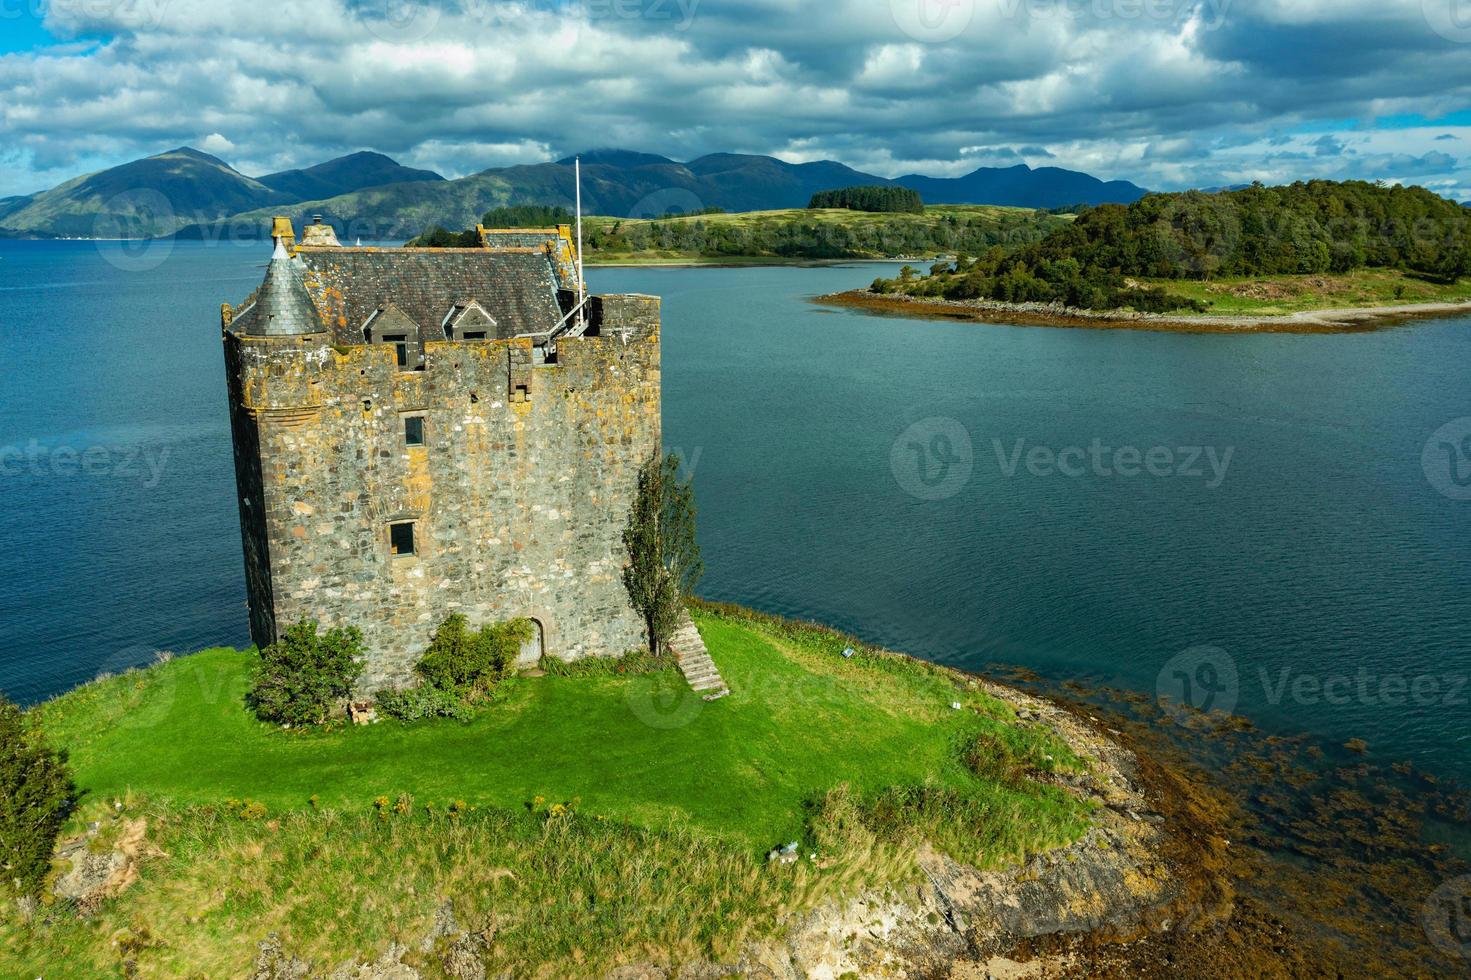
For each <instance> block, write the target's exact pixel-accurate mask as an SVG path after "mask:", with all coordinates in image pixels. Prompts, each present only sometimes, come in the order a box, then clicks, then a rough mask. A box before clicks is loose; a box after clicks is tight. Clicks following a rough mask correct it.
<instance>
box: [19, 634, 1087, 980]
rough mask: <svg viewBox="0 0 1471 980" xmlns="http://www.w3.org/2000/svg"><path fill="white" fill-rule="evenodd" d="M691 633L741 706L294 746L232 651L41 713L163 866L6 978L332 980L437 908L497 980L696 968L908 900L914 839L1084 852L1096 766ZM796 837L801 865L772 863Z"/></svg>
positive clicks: (927, 700)
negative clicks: (786, 923)
mask: <svg viewBox="0 0 1471 980" xmlns="http://www.w3.org/2000/svg"><path fill="white" fill-rule="evenodd" d="M696 622H697V623H698V625H699V627H700V630H701V632H702V634H703V635H704V637H705V639H706V642H707V645H708V646H709V648H710V652H711V655H712V656H713V657H714V659H715V661H716V662H717V664H718V665H719V667H720V669H721V671H722V673H723V674H724V676H725V678H726V680H727V682H728V683H729V684H730V686H731V688H732V690H733V692H734V693H733V694H732V695H731V696H730V697H728V698H725V699H722V700H719V701H715V702H710V703H706V702H704V701H701V700H699V699H698V698H697V697H695V696H694V695H693V694H691V693H690V692H689V690H688V688H687V686H686V685H685V684H684V681H683V678H682V677H681V676H680V675H679V674H678V673H676V672H671V671H662V672H657V673H652V674H618V673H614V672H612V671H608V672H592V671H580V672H574V673H572V674H570V675H568V676H555V675H548V676H544V677H535V678H521V679H518V680H516V681H514V682H511V683H508V684H507V685H505V687H504V688H503V690H502V691H501V692H500V695H499V697H498V698H497V701H496V703H494V704H492V705H490V706H489V707H488V708H486V709H485V710H484V711H483V712H482V713H481V714H479V715H478V716H477V717H476V718H475V720H474V721H473V722H471V723H469V724H460V723H457V722H453V721H449V720H443V719H440V720H430V721H425V722H419V723H416V724H414V725H409V726H404V725H401V724H398V723H396V722H391V721H389V722H383V723H381V724H378V725H375V726H369V727H359V728H346V727H344V728H339V729H336V730H332V731H326V732H315V731H310V732H290V731H282V730H280V729H279V728H275V727H272V726H266V725H262V724H260V723H258V722H256V721H254V720H252V719H251V718H250V717H249V716H248V715H247V714H246V713H245V711H244V708H243V706H242V702H241V698H242V696H243V694H244V692H245V689H246V687H247V685H248V679H249V675H250V669H251V666H252V661H253V659H254V655H253V654H250V653H244V652H236V651H231V650H213V651H208V652H205V653H202V654H198V655H195V656H191V657H186V658H180V659H177V660H174V661H172V662H170V663H167V664H163V665H160V666H157V667H154V668H150V669H148V670H144V671H137V672H133V673H130V674H127V675H123V676H120V677H115V678H110V679H108V680H105V681H101V682H98V683H95V684H92V685H89V686H87V687H85V688H82V689H79V690H78V691H75V692H72V693H71V694H68V695H65V696H63V697H61V698H59V699H57V700H55V701H52V702H50V703H48V704H46V705H43V706H41V707H40V708H39V709H37V712H36V714H37V718H38V720H39V722H40V724H41V725H42V727H43V728H44V730H45V731H46V733H47V735H48V736H49V737H50V739H51V740H52V741H53V742H54V743H55V744H58V745H60V746H64V747H66V748H67V749H68V750H69V751H70V753H71V759H72V763H73V766H74V768H75V770H76V776H77V782H78V784H79V786H80V787H81V788H82V789H83V790H84V792H85V793H86V797H85V799H84V804H83V807H82V810H81V813H80V814H79V816H78V819H79V820H84V819H94V818H99V817H100V818H101V819H103V820H104V823H108V822H109V821H113V822H115V823H116V825H117V826H121V825H122V822H123V821H124V820H126V819H128V818H130V817H132V816H144V817H146V818H147V819H148V821H149V827H150V830H149V838H150V840H151V841H153V842H154V843H155V844H157V846H159V847H160V848H161V849H162V850H163V851H164V852H165V853H166V855H167V856H166V857H161V858H156V859H154V860H153V861H151V862H149V863H147V864H146V865H145V866H144V872H143V880H142V881H141V882H140V883H139V884H138V885H136V886H135V887H134V888H133V889H131V890H130V891H129V892H128V893H127V894H126V895H124V896H123V897H122V898H121V899H118V900H116V901H113V902H110V903H107V904H106V905H105V906H104V908H103V910H102V911H101V912H100V913H99V914H98V916H96V917H95V918H93V919H87V920H79V919H77V918H75V917H73V916H71V915H69V914H66V913H62V914H60V915H52V916H43V917H41V919H38V920H37V922H33V923H31V924H29V925H28V924H24V923H22V922H20V921H18V920H15V919H11V920H3V918H0V975H7V976H8V975H29V976H36V975H41V974H42V973H43V972H47V975H50V973H51V972H55V971H58V970H62V968H63V966H64V968H65V969H64V971H63V972H65V975H67V976H93V975H96V976H109V975H117V972H118V968H119V964H120V962H121V960H122V959H127V958H132V959H133V960H134V969H135V970H136V972H137V975H139V976H177V975H203V976H227V975H230V976H233V975H240V974H242V973H247V972H248V965H249V963H250V962H251V961H252V960H253V958H254V955H255V944H256V943H257V942H258V941H259V940H260V939H262V938H264V936H265V935H266V934H267V933H268V932H273V931H274V932H279V933H280V934H281V935H282V937H283V941H284V942H285V943H286V945H287V946H288V947H289V948H291V949H292V950H293V951H295V952H296V953H297V954H298V955H303V956H306V957H308V958H312V959H316V960H317V961H318V962H319V965H324V966H327V967H328V968H329V969H330V968H331V967H333V966H335V965H336V964H337V963H340V962H341V961H342V960H343V959H345V958H346V957H348V956H350V955H352V954H354V953H358V954H362V955H364V956H367V955H376V952H381V951H382V950H383V949H384V948H386V947H387V944H388V942H389V941H390V940H396V941H399V942H402V943H408V944H410V945H416V944H417V938H418V937H420V936H422V935H423V934H424V933H425V932H426V931H427V930H428V927H429V923H430V922H431V921H432V918H433V915H434V911H435V909H436V908H437V907H438V906H439V905H440V904H442V903H443V902H445V901H446V900H449V901H451V902H452V903H453V905H454V907H455V911H456V914H457V916H458V917H459V919H460V921H461V922H462V923H464V924H466V925H467V926H469V927H470V928H472V929H479V928H487V929H490V930H491V932H492V933H494V941H493V943H492V945H491V946H490V947H488V948H487V949H486V950H485V951H484V959H485V960H486V962H487V963H488V964H489V965H490V966H491V967H492V968H493V969H492V970H491V975H496V974H498V973H499V972H502V971H504V970H506V969H517V968H524V967H525V965H526V964H528V963H538V964H549V966H548V969H551V970H552V971H553V972H552V973H550V974H548V975H557V976H582V975H594V974H596V973H599V972H600V971H602V970H605V969H606V968H607V967H609V966H611V965H615V964H616V963H620V962H633V961H640V960H653V961H655V962H665V963H675V964H677V963H679V962H687V961H689V960H691V959H694V958H700V957H716V958H719V957H722V956H731V955H734V954H735V953H736V951H737V950H738V948H739V945H740V943H741V942H743V941H744V940H746V939H748V938H751V937H761V936H767V935H770V934H772V933H773V932H774V931H775V930H776V929H778V928H779V923H780V922H781V921H782V919H783V917H784V916H786V915H788V914H789V913H791V912H794V911H801V910H804V909H808V908H812V907H813V906H814V905H815V904H816V903H818V902H820V901H822V900H824V899H827V898H832V897H837V896H845V895H852V894H855V893H856V892H858V891H861V890H870V889H873V888H884V887H889V886H892V885H898V884H902V883H904V882H907V881H912V880H913V878H914V875H915V874H916V873H917V872H916V869H915V865H914V853H915V851H916V849H917V848H918V847H919V845H920V843H921V842H922V841H929V842H931V843H933V844H935V845H936V846H938V847H940V848H941V849H942V850H945V851H947V852H948V853H950V854H952V855H953V856H955V857H957V858H958V859H960V860H964V861H968V862H971V863H974V864H976V865H978V866H982V867H1000V866H1004V865H1008V864H1011V863H1013V862H1016V861H1019V860H1021V859H1022V858H1024V857H1025V856H1026V855H1028V854H1031V853H1035V852H1037V851H1039V850H1044V849H1048V848H1051V847H1055V846H1059V845H1061V844H1064V843H1067V842H1070V841H1072V840H1076V839H1077V838H1078V837H1080V836H1081V835H1082V833H1083V832H1084V831H1085V830H1086V826H1087V817H1088V813H1089V812H1090V806H1089V804H1087V803H1085V802H1084V801H1083V800H1081V799H1080V798H1078V797H1077V796H1076V795H1074V794H1073V793H1071V792H1070V791H1067V790H1065V789H1063V788H1061V787H1060V786H1058V785H1056V784H1055V782H1054V780H1053V779H1052V778H1051V777H1052V776H1055V775H1057V774H1060V773H1065V772H1080V771H1082V770H1083V769H1085V768H1086V765H1087V763H1086V761H1085V760H1083V759H1080V758H1078V757H1077V756H1075V755H1074V754H1073V753H1072V752H1071V751H1070V750H1069V749H1068V747H1067V746H1066V745H1065V744H1063V743H1062V742H1061V741H1060V740H1059V739H1058V738H1057V737H1056V736H1055V735H1054V734H1052V733H1051V731H1050V730H1047V729H1045V728H1042V727H1040V726H1037V725H1034V724H1026V723H1021V722H1019V721H1017V719H1016V717H1015V714H1014V712H1013V710H1012V709H1011V707H1010V706H1008V705H1007V704H1006V703H1004V702H1002V701H1000V700H998V699H995V698H993V697H991V696H989V695H986V694H984V693H983V692H982V691H981V690H980V689H979V688H978V687H976V686H975V685H973V684H971V683H968V682H966V681H965V680H964V679H963V678H960V677H959V676H958V675H955V674H952V673H950V672H948V671H945V670H942V669H940V668H937V667H933V666H931V665H928V664H924V663H920V662H918V661H913V660H910V659H908V658H901V657H897V656H895V655H891V654H885V653H882V652H879V651H871V650H867V649H860V652H859V655H858V656H856V657H854V658H852V659H844V658H842V657H841V656H840V655H839V654H840V651H841V650H842V649H843V647H844V646H845V645H846V644H847V643H849V642H851V641H850V640H848V639H847V638H845V637H842V636H841V635H839V634H836V633H831V632H828V631H825V630H822V629H820V628H813V627H805V626H798V625H794V624H789V623H784V622H780V621H775V620H768V619H765V618H763V617H759V616H756V615H754V614H749V613H745V612H742V611H740V610H735V609H731V608H715V607H701V609H700V610H699V611H697V613H696ZM629 665H630V666H635V665H634V664H633V663H632V662H630V664H629ZM952 702H959V703H961V704H962V705H963V708H964V710H960V711H956V710H954V709H953V708H952V707H951V704H952ZM313 797H315V798H316V799H315V801H313V799H312V798H313ZM114 800H119V801H122V803H123V808H122V810H121V811H116V810H114V809H113V801H114ZM247 801H248V803H249V804H252V805H246V804H247ZM789 840H797V841H800V842H802V852H803V860H802V861H800V862H799V863H798V864H797V865H794V866H789V867H782V868H777V867H775V866H770V867H769V866H767V865H766V862H765V861H764V858H763V852H764V851H765V850H767V849H768V848H770V847H772V846H774V845H776V844H778V843H781V842H784V841H789ZM810 853H816V854H818V855H819V858H818V859H817V860H812V859H811V858H810V856H809V855H810ZM42 920H46V921H42ZM119 937H121V938H119ZM421 958H422V957H421ZM429 959H430V960H432V957H429ZM431 965H432V964H431ZM430 975H436V974H434V973H433V972H432V970H431V973H430Z"/></svg>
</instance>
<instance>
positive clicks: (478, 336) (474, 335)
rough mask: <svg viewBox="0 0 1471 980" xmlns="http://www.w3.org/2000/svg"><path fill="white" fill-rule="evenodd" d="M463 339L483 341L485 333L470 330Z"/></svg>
mask: <svg viewBox="0 0 1471 980" xmlns="http://www.w3.org/2000/svg"><path fill="white" fill-rule="evenodd" d="M464 339H465V340H484V339H485V331H484V330H471V331H470V332H469V333H467V334H465V337H464Z"/></svg>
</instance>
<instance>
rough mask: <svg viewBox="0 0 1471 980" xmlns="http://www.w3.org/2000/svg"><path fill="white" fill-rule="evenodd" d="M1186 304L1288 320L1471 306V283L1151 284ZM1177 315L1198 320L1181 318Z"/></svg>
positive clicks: (1405, 276)
mask: <svg viewBox="0 0 1471 980" xmlns="http://www.w3.org/2000/svg"><path fill="white" fill-rule="evenodd" d="M1142 281H1143V282H1145V283H1148V284H1149V285H1154V286H1159V287H1161V288H1163V289H1167V290H1169V291H1170V292H1172V293H1175V294H1176V295H1179V296H1184V297H1186V298H1187V299H1198V300H1200V301H1201V302H1203V303H1208V304H1210V311H1209V313H1210V314H1214V315H1221V314H1231V315H1239V316H1286V315H1288V314H1291V313H1297V312H1301V311H1304V310H1329V309H1347V308H1358V307H1378V306H1401V305H1408V304H1413V303H1461V302H1467V301H1471V279H1462V280H1461V281H1459V282H1456V283H1441V282H1435V281H1432V280H1429V279H1425V278H1422V277H1419V276H1414V275H1411V274H1409V273H1405V272H1401V271H1399V270H1396V269H1359V270H1356V271H1354V272H1349V273H1343V274H1341V275H1333V274H1324V275H1314V276H1258V277H1247V278H1227V279H1214V280H1210V281H1207V282H1198V281H1193V280H1181V279H1146V280H1142ZM1174 315H1183V316H1198V315H1200V314H1191V313H1182V314H1174Z"/></svg>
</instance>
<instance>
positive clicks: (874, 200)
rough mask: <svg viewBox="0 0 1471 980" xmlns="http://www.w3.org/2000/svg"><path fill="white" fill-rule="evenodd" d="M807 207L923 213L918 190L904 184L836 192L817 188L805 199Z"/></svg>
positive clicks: (847, 188)
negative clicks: (809, 198) (808, 198)
mask: <svg viewBox="0 0 1471 980" xmlns="http://www.w3.org/2000/svg"><path fill="white" fill-rule="evenodd" d="M807 207H808V209H809V210H810V209H814V208H846V209H847V210H849V211H868V212H871V213H873V214H924V201H922V200H921V199H920V196H919V191H912V190H910V189H909V188H907V187H881V186H874V187H844V188H841V189H839V190H835V191H818V192H817V193H816V194H813V195H812V200H810V201H808V202H807Z"/></svg>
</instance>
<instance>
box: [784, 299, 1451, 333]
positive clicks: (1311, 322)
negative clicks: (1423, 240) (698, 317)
mask: <svg viewBox="0 0 1471 980" xmlns="http://www.w3.org/2000/svg"><path fill="white" fill-rule="evenodd" d="M812 302H814V303H818V304H820V305H824V306H840V307H849V308H853V309H860V310H864V311H866V312H869V313H873V314H875V315H879V316H898V317H911V318H920V319H938V320H967V321H972V322H978V323H1002V324H1011V325H1019V326H1029V327H1082V328H1089V329H1095V330H1159V331H1167V332H1172V333H1223V334H1241V333H1299V334H1321V333H1361V332H1366V331H1371V330H1378V329H1381V328H1383V327H1388V326H1394V325H1397V324H1401V323H1405V322H1409V321H1412V320H1419V319H1424V318H1427V317H1438V316H1446V315H1455V314H1459V313H1471V302H1468V303H1415V304H1407V305H1403V306H1368V307H1350V308H1344V309H1325V310H1302V311H1299V312H1296V313H1286V314H1282V315H1279V316H1244V315H1236V314H1226V315H1214V314H1201V315H1198V316H1180V315H1174V314H1168V313H1133V312H1130V311H1126V310H1108V311H1095V310H1080V309H1074V308H1071V307H1062V306H1054V305H1048V304H1042V303H1003V302H1000V301H998V300H946V299H938V298H935V297H914V296H907V295H904V294H900V293H889V294H886V295H882V296H880V295H877V294H875V293H870V292H869V291H868V290H866V289H850V290H847V291H846V292H841V293H828V294H826V295H822V296H815V297H813V299H812Z"/></svg>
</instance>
